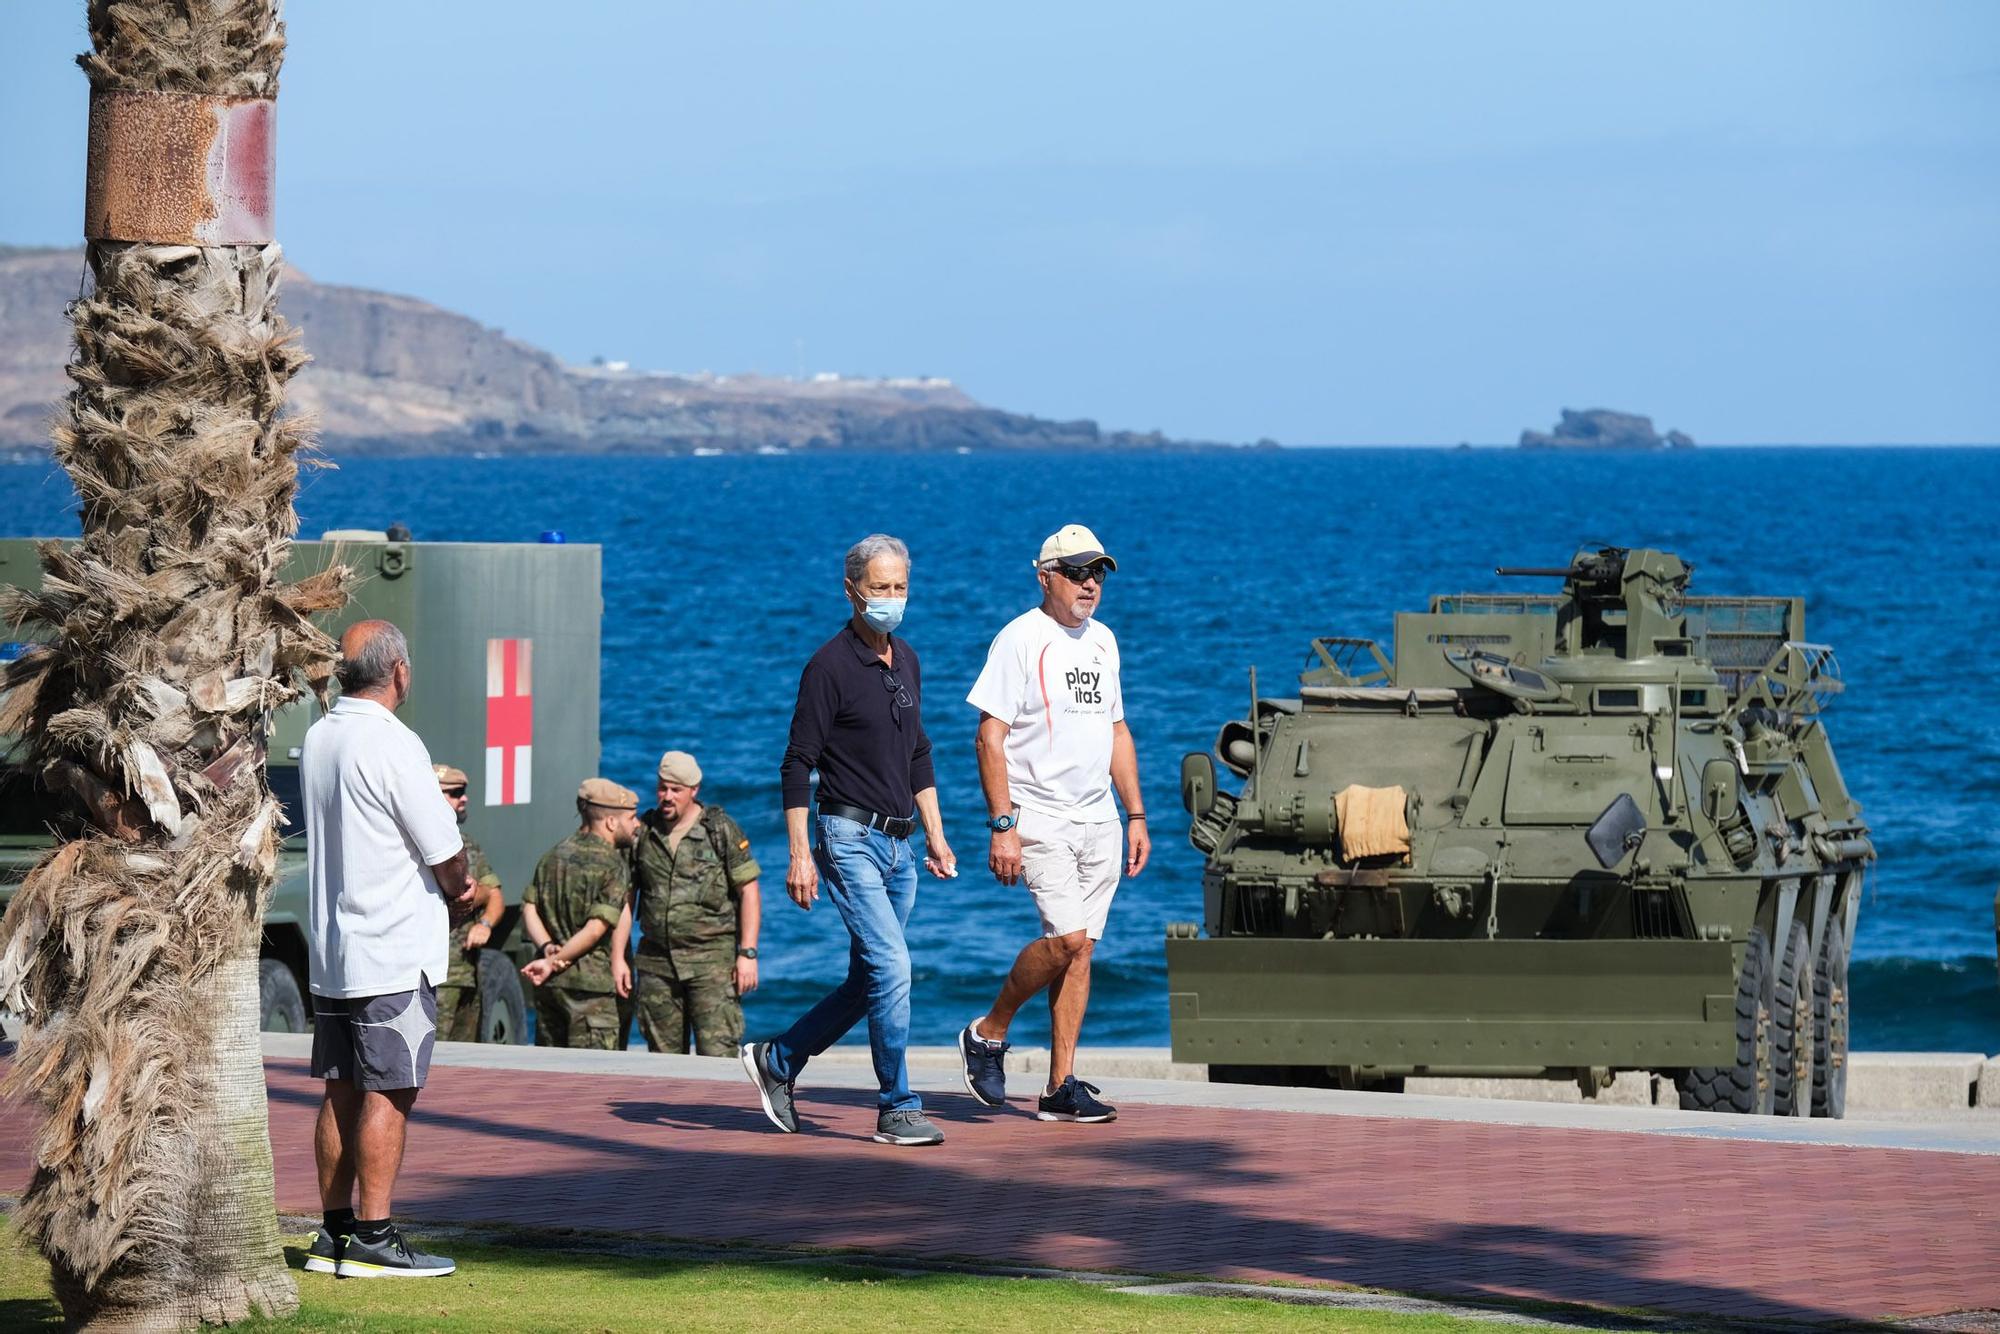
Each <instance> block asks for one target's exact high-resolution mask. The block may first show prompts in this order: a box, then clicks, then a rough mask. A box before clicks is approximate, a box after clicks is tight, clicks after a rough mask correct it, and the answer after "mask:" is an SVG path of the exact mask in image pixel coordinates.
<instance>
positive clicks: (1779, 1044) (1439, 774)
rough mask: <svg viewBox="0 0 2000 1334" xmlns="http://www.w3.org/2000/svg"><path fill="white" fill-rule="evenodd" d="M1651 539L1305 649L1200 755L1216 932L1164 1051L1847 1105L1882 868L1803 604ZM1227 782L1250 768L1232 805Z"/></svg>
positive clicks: (1180, 960) (1384, 1080) (1187, 767)
mask: <svg viewBox="0 0 2000 1334" xmlns="http://www.w3.org/2000/svg"><path fill="white" fill-rule="evenodd" d="M1692 573H1693V570H1692V567H1691V566H1690V565H1688V564H1686V563H1685V562H1683V561H1681V560H1680V559H1679V558H1677V557H1676V556H1674V555H1672V554H1670V553H1668V552H1665V551H1656V550H1645V549H1629V550H1628V549H1625V548H1619V547H1603V548H1591V549H1585V550H1583V551H1580V552H1578V553H1577V555H1576V557H1575V558H1574V559H1573V560H1572V561H1571V562H1570V563H1569V564H1568V565H1566V566H1561V567H1558V568H1553V569H1528V570H1506V569H1502V570H1498V571H1496V574H1498V575H1501V576H1523V577H1527V578H1548V579H1560V580H1561V591H1560V592H1547V591H1525V590H1524V591H1516V592H1500V593H1472V594H1455V595H1449V596H1439V597H1433V598H1432V599H1431V600H1430V604H1429V609H1428V610H1427V611H1423V612H1404V613H1400V614H1398V615H1397V616H1396V618H1395V636H1394V642H1393V645H1392V649H1393V653H1385V652H1384V651H1383V649H1382V648H1381V647H1380V646H1379V645H1378V644H1376V643H1375V642H1373V641H1370V640H1364V639H1350V638H1337V637H1325V638H1319V639H1315V640H1313V641H1312V643H1311V649H1310V654H1309V657H1308V660H1307V665H1306V669H1305V671H1304V672H1303V673H1302V674H1301V676H1300V678H1299V682H1300V684H1299V691H1298V694H1297V696H1296V697H1293V698H1264V697H1262V696H1260V695H1258V693H1257V689H1256V676H1255V672H1254V670H1253V672H1252V674H1251V688H1250V695H1251V698H1250V705H1251V708H1250V712H1249V714H1248V715H1247V716H1246V717H1243V718H1240V719H1236V720H1234V721H1231V722H1229V723H1226V724H1225V725H1224V726H1223V727H1222V729H1221V732H1220V734H1219V735H1218V737H1217V738H1216V742H1215V747H1214V752H1213V753H1212V754H1209V753H1200V754H1192V755H1189V756H1187V757H1186V758H1185V759H1184V760H1183V761H1182V765H1181V774H1180V779H1181V792H1182V797H1183V801H1184V803H1185V805H1186V806H1187V809H1188V812H1189V814H1190V815H1191V816H1192V817H1193V825H1192V828H1191V830H1190V832H1189V839H1190V841H1191V842H1192V843H1193V845H1194V846H1195V848H1196V849H1197V850H1199V851H1200V852H1201V853H1202V854H1204V855H1205V857H1206V858H1207V863H1206V866H1205V869H1204V872H1203V877H1202V898H1203V910H1204V915H1205V920H1204V921H1203V922H1202V923H1200V924H1195V923H1175V924H1173V925H1170V926H1169V927H1168V939H1167V942H1166V953H1167V970H1168V979H1169V981H1168V989H1169V992H1170V999H1169V1006H1170V1011H1171V1023H1172V1038H1173V1053H1174V1058H1175V1059H1176V1060H1180V1061H1191V1062H1207V1063H1208V1064H1209V1066H1210V1073H1211V1077H1212V1078H1215V1079H1219V1080H1233V1081H1241V1082H1253V1083H1282V1084H1295V1085H1297V1084H1304V1085H1325V1086H1336V1087H1355V1088H1378V1089H1399V1088H1401V1087H1402V1084H1403V1080H1404V1078H1405V1077H1407V1076H1410V1075H1445V1076H1490V1077H1507V1076H1516V1077H1542V1078H1556V1079H1574V1080H1575V1081H1576V1082H1577V1084H1578V1085H1579V1087H1580V1088H1582V1090H1583V1091H1584V1093H1585V1095H1586V1096H1593V1097H1594V1096H1595V1095H1596V1094H1597V1093H1598V1092H1599V1091H1601V1090H1602V1089H1603V1087H1604V1086H1605V1085H1606V1084H1607V1083H1608V1082H1609V1081H1610V1080H1611V1079H1612V1078H1613V1077H1614V1076H1615V1075H1616V1074H1617V1073H1618V1072H1620V1071H1640V1072H1658V1073H1661V1074H1664V1075H1670V1076H1671V1077H1672V1079H1673V1081H1674V1084H1675V1085H1676V1087H1677V1088H1678V1091H1679V1100H1680V1103H1681V1105H1682V1106H1683V1107H1688V1108H1704V1109H1710V1110H1714V1111H1730V1112H1759V1113H1769V1112H1774V1111H1775V1112H1777V1113H1779V1114H1789V1115H1801V1116H1802V1115H1806V1114H1807V1113H1811V1114H1813V1115H1818V1116H1840V1115H1842V1113H1843V1110H1844V1107H1845V1103H1846V1075H1847V1034H1848V1001H1847V966H1848V957H1849V952H1850V948H1851V946H1852V943H1853V940H1854V929H1855V923H1856V917H1857V914H1858V913H1859V911H1860V907H1861V885H1862V876H1863V874H1864V872H1865V870H1866V869H1867V868H1868V867H1869V865H1870V864H1871V863H1872V861H1873V859H1874V856H1875V850H1874V848H1873V846H1872V844H1871V843H1870V841H1869V838H1868V830H1867V827H1866V826H1865V825H1864V824H1863V823H1862V819H1861V806H1860V804H1859V803H1858V802H1857V801H1856V800H1855V799H1854V797H1853V796H1852V795H1851V794H1850V793H1849V792H1848V790H1847V785H1846V783H1845V782H1844V781H1843V780H1842V778H1841V773H1840V769H1839V766H1838V765H1837V764H1836V763H1835V762H1834V756H1833V748H1832V745H1831V743H1830V741H1829V739H1828V735H1827V731H1826V725H1825V710H1826V707H1827V705H1828V703H1829V701H1830V700H1831V698H1832V697H1833V696H1834V695H1836V694H1838V693H1839V692H1840V690H1841V680H1840V674H1839V667H1838V664H1837V662H1836V659H1835V657H1834V654H1833V651H1832V650H1831V649H1830V648H1828V647H1826V646H1824V645H1820V644H1814V643H1811V642H1808V641H1807V639H1806V637H1805V608H1804V604H1803V602H1802V601H1801V600H1800V599H1798V598H1781V597H1693V596H1690V595H1689V593H1688V588H1689V582H1690V578H1691V576H1692ZM1217 761H1220V764H1221V766H1222V768H1224V769H1226V770H1228V771H1229V772H1230V773H1232V774H1234V775H1236V776H1238V777H1240V778H1241V779H1242V780H1243V786H1242V789H1241V790H1240V791H1239V792H1235V793H1231V792H1229V791H1226V790H1224V789H1223V787H1222V786H1221V784H1220V782H1219V775H1218V772H1217Z"/></svg>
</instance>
